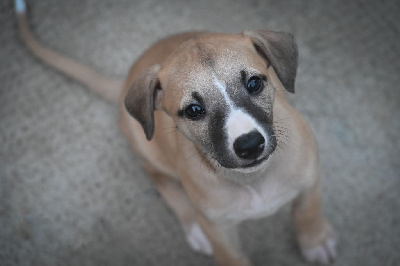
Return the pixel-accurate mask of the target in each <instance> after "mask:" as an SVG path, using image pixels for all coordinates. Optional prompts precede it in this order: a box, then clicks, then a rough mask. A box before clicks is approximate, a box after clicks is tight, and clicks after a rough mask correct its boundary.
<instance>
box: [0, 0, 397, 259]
mask: <svg viewBox="0 0 400 266" xmlns="http://www.w3.org/2000/svg"><path fill="white" fill-rule="evenodd" d="M29 7H30V16H29V17H30V21H31V24H32V27H33V29H34V32H35V33H36V34H37V36H38V37H39V39H40V40H41V41H43V42H44V43H46V44H47V45H48V46H50V47H52V48H53V49H55V50H57V51H59V52H62V53H63V54H65V55H68V56H70V57H72V58H75V59H78V60H80V61H81V62H83V63H85V64H87V65H89V66H92V67H94V68H96V69H98V70H99V71H101V72H103V73H106V74H108V75H114V76H119V77H124V76H125V75H126V73H127V71H128V69H129V67H130V66H131V64H132V62H133V61H134V60H135V59H136V58H137V57H138V56H139V55H140V54H141V52H142V51H143V50H144V49H145V48H146V47H148V45H150V44H151V43H153V42H154V41H156V40H157V39H159V38H162V37H164V36H166V35H168V34H171V33H176V32H181V31H188V30H209V31H221V32H241V31H242V30H244V29H248V28H260V29H273V30H283V31H288V32H291V33H293V34H294V35H295V36H296V38H297V40H298V45H299V49H300V68H299V73H298V80H297V83H296V86H297V93H296V94H295V95H293V96H291V99H292V100H293V102H294V104H295V105H296V106H297V107H298V108H299V109H300V110H301V111H302V112H303V113H304V114H305V115H306V116H307V117H308V119H309V121H310V123H311V125H312V127H313V130H314V132H315V134H316V136H317V139H318V141H319V147H320V152H321V161H322V166H323V178H324V180H323V190H324V191H325V194H324V199H325V201H324V206H325V213H326V214H327V216H328V217H329V218H330V219H331V221H332V223H333V225H334V226H335V228H336V230H337V232H338V233H339V237H340V246H339V256H338V259H337V261H336V264H335V265H338V266H358V265H362V266H378V265H379V266H381V265H382V266H397V265H400V252H399V247H400V196H399V193H400V177H399V176H400V151H399V150H400V141H399V137H398V136H399V132H400V112H399V111H400V107H399V104H400V88H399V83H400V78H399V77H400V75H399V73H400V45H399V41H400V22H399V21H400V20H399V14H400V4H399V2H398V1H395V0H394V1H348V0H343V1H317V0H315V1H272V0H270V1H261V0H260V1H228V0H222V1H195V0H192V1H184V0H176V1H162V0H159V1H156V0H146V1H129V0H126V1H122V0H121V1H113V0H108V1H103V0H101V1H99V0H97V1H96V0H85V1H82V0H69V1H61V0H58V1H29ZM241 237H242V240H243V246H244V247H245V249H246V252H247V253H248V254H249V256H250V258H251V260H252V262H253V263H254V265H271V266H275V265H276V266H281V265H287V266H293V265H300V266H301V265H307V264H306V263H305V262H304V261H303V259H302V258H301V257H300V254H299V251H298V249H297V246H296V244H295V241H294V236H293V229H292V225H291V220H290V216H289V208H288V207H286V208H284V209H283V210H281V211H280V212H279V213H278V214H277V215H276V216H274V217H271V218H267V219H262V220H258V221H251V222H246V223H244V224H243V226H242V231H241ZM0 265H7V266H8V265H96V266H98V265H118V266H119V265H182V266H187V265H199V266H203V265H213V260H212V259H211V258H209V257H205V256H202V255H198V254H196V253H194V252H192V251H191V250H190V249H189V247H188V246H187V244H186V243H185V240H184V237H183V235H182V234H181V231H180V228H179V227H178V225H177V222H176V219H175V217H174V216H173V215H172V214H171V212H170V211H169V209H168V208H167V206H166V205H165V204H164V203H163V201H162V200H161V199H160V197H159V196H158V194H157V193H156V191H155V188H154V187H153V185H152V184H151V183H150V182H149V181H148V179H147V178H146V176H145V174H144V172H143V171H142V169H141V167H140V163H139V162H138V158H137V157H136V156H135V155H134V154H133V153H132V152H131V150H130V148H129V145H128V142H127V141H126V140H125V139H124V137H123V136H122V134H121V133H120V132H119V129H118V110H117V108H116V107H115V106H111V105H109V104H108V103H106V102H105V101H104V100H102V99H100V98H98V97H96V96H94V95H92V94H91V93H89V92H88V91H87V90H86V89H85V88H84V87H83V86H81V85H80V84H77V83H76V82H74V81H72V80H70V79H68V78H66V77H64V76H62V75H60V74H58V73H57V72H55V71H53V70H52V69H50V68H48V67H46V66H45V65H43V64H42V63H41V62H39V61H38V60H36V59H35V58H33V57H32V56H31V54H30V53H29V52H28V51H27V49H26V48H25V47H24V46H23V45H22V44H21V42H20V40H19V38H18V36H17V34H16V23H15V19H14V12H13V10H12V3H11V1H1V2H0Z"/></svg>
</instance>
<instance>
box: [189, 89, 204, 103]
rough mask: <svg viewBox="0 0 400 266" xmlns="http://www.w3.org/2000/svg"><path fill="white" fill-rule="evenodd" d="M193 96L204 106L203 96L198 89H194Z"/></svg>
mask: <svg viewBox="0 0 400 266" xmlns="http://www.w3.org/2000/svg"><path fill="white" fill-rule="evenodd" d="M192 97H193V98H194V99H195V100H196V101H197V102H198V103H199V104H201V105H203V106H204V101H203V98H202V97H201V96H200V94H199V93H198V92H197V91H194V92H193V93H192Z"/></svg>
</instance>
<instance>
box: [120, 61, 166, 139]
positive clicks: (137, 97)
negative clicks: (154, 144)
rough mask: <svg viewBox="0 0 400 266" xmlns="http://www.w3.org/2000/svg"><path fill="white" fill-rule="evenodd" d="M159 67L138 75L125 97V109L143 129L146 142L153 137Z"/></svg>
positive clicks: (158, 90)
mask: <svg viewBox="0 0 400 266" xmlns="http://www.w3.org/2000/svg"><path fill="white" fill-rule="evenodd" d="M159 70H160V66H159V65H155V66H152V67H150V68H148V69H146V70H145V71H143V72H142V73H140V74H139V75H138V76H137V77H136V78H135V79H134V80H133V82H132V84H131V85H130V86H131V87H130V89H129V91H128V93H127V95H126V97H125V108H126V110H127V111H128V113H129V114H130V115H131V116H133V117H134V118H135V119H136V120H137V121H138V122H139V123H140V124H141V125H142V127H143V130H144V133H145V134H146V138H147V140H151V139H152V138H153V135H154V110H155V106H156V101H157V98H158V97H157V96H158V94H159V93H160V91H161V85H160V81H159V79H158V77H157V76H158V71H159Z"/></svg>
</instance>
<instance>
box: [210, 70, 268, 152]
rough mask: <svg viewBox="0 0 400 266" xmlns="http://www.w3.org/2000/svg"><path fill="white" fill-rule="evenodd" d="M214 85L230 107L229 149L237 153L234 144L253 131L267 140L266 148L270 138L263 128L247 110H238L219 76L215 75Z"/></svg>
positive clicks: (226, 126) (227, 123)
mask: <svg viewBox="0 0 400 266" xmlns="http://www.w3.org/2000/svg"><path fill="white" fill-rule="evenodd" d="M213 78H214V84H215V85H216V86H217V88H218V89H219V90H220V92H221V93H222V95H223V96H224V100H225V102H226V103H227V105H228V106H229V112H228V118H227V120H226V124H225V130H226V132H227V135H228V147H229V148H230V149H231V150H232V151H233V153H235V151H234V150H233V143H234V142H235V140H236V139H237V138H238V137H240V136H242V135H244V134H247V133H250V132H251V131H258V132H260V134H261V135H262V136H263V137H264V139H265V146H267V145H268V136H267V134H266V133H265V131H264V130H263V129H262V127H261V126H260V125H259V124H258V123H257V121H256V120H255V119H254V117H253V116H251V115H250V114H248V113H247V112H246V111H245V110H243V109H239V108H236V106H235V104H234V103H233V102H232V100H231V99H230V98H229V95H228V93H227V92H226V87H225V85H224V84H223V83H222V82H221V81H219V80H218V78H217V76H216V75H215V74H214V73H213Z"/></svg>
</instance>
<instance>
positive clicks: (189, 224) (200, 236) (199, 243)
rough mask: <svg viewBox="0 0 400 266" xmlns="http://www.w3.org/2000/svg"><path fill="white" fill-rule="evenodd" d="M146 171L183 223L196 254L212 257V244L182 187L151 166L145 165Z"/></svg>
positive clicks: (187, 237) (188, 240)
mask: <svg viewBox="0 0 400 266" xmlns="http://www.w3.org/2000/svg"><path fill="white" fill-rule="evenodd" d="M145 169H146V171H147V173H148V175H149V177H150V178H151V179H152V180H153V182H154V183H155V185H156V186H157V189H158V191H159V192H160V194H161V195H162V197H163V198H164V200H165V201H166V202H167V204H168V205H169V207H170V208H171V209H172V211H173V212H174V213H175V215H176V217H177V218H178V220H179V222H180V223H181V226H182V229H183V231H184V233H185V235H186V240H187V242H188V244H189V245H190V247H191V248H192V249H193V250H194V251H196V252H200V253H203V254H206V255H211V254H212V253H213V250H212V246H211V243H210V241H209V240H208V239H207V236H206V235H205V234H204V233H203V231H202V229H201V227H200V224H199V223H198V222H197V219H196V211H195V209H194V207H193V206H192V204H191V203H190V201H189V198H188V196H187V195H186V192H185V191H184V190H183V187H182V185H181V184H180V183H178V182H177V181H176V180H174V179H172V178H170V177H168V176H166V175H164V174H162V173H160V172H158V171H156V170H154V169H153V168H152V167H151V166H149V165H145Z"/></svg>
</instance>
